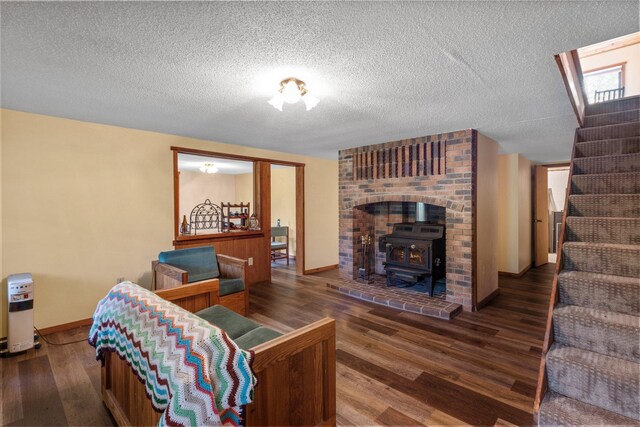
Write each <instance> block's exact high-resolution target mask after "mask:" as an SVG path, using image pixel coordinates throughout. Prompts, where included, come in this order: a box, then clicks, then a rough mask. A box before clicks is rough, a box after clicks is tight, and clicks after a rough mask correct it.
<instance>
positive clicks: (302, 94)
mask: <svg viewBox="0 0 640 427" xmlns="http://www.w3.org/2000/svg"><path fill="white" fill-rule="evenodd" d="M300 98H302V100H303V101H304V105H305V106H306V107H307V111H309V110H311V109H312V108H313V107H315V106H316V105H318V102H320V100H319V99H318V98H316V97H315V96H313V95H310V94H309V91H308V90H307V88H306V87H305V83H304V82H303V81H302V80H298V79H296V78H295V77H289V78H286V79H284V80H282V81H281V82H280V89H279V90H278V93H276V96H274V97H273V98H271V99H270V100H269V101H268V102H269V104H271V105H273V107H274V108H275V109H276V110H280V111H282V106H283V105H284V103H285V102H286V103H287V104H295V103H296V102H298V101H300Z"/></svg>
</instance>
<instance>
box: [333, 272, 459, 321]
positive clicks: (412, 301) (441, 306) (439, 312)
mask: <svg viewBox="0 0 640 427" xmlns="http://www.w3.org/2000/svg"><path fill="white" fill-rule="evenodd" d="M327 286H328V287H330V288H332V289H335V290H337V291H338V292H340V293H343V294H345V295H349V296H351V297H353V298H358V299H361V300H364V301H371V302H373V303H376V304H380V305H385V306H388V307H392V308H397V309H399V310H404V311H410V312H412V313H417V314H422V315H424V316H429V317H437V318H439V319H445V320H450V319H452V318H453V317H454V316H456V315H458V314H459V313H460V312H461V311H462V306H461V305H460V304H456V303H451V302H447V300H446V299H445V294H444V293H440V294H434V296H433V297H429V296H428V295H426V294H421V293H418V292H416V291H412V290H409V289H406V288H398V287H386V284H385V278H384V277H382V276H378V275H376V276H375V277H374V281H373V283H362V282H357V281H355V280H347V281H344V282H341V283H327Z"/></svg>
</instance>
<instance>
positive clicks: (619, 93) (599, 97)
mask: <svg viewBox="0 0 640 427" xmlns="http://www.w3.org/2000/svg"><path fill="white" fill-rule="evenodd" d="M620 98H624V86H623V87H619V88H617V89H608V90H596V93H595V96H594V102H606V101H613V100H614V99H620Z"/></svg>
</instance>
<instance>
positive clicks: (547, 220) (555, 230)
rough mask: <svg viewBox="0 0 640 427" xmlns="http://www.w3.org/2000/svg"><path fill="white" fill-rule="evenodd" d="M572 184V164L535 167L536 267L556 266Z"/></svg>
mask: <svg viewBox="0 0 640 427" xmlns="http://www.w3.org/2000/svg"><path fill="white" fill-rule="evenodd" d="M568 184H569V164H561V165H558V164H554V165H538V166H536V168H535V195H534V199H535V200H534V214H535V215H534V237H535V238H534V246H535V248H534V249H535V250H534V253H535V261H534V264H535V266H536V267H539V266H541V265H544V264H546V263H549V262H551V263H555V262H556V259H557V250H558V242H559V239H560V232H561V229H562V215H563V213H564V209H565V205H566V196H567V186H568Z"/></svg>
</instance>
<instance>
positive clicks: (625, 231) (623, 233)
mask: <svg viewBox="0 0 640 427" xmlns="http://www.w3.org/2000/svg"><path fill="white" fill-rule="evenodd" d="M565 233H566V234H565V238H564V241H565V242H591V243H616V244H622V245H640V218H613V217H589V216H569V217H567V220H566V228H565Z"/></svg>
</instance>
